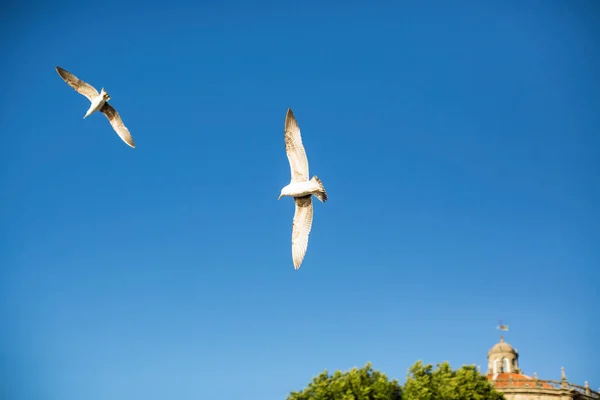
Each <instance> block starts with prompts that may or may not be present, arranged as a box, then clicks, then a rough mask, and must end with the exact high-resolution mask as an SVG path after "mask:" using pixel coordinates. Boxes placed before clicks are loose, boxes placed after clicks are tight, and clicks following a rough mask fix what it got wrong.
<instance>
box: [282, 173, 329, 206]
mask: <svg viewBox="0 0 600 400" xmlns="http://www.w3.org/2000/svg"><path fill="white" fill-rule="evenodd" d="M281 190H282V195H283V196H290V197H304V196H308V195H311V194H314V195H315V196H320V195H321V192H322V191H323V188H322V184H320V181H319V180H318V178H317V177H316V176H314V177H313V179H311V180H310V181H303V182H294V181H291V182H290V183H289V185H287V186H285V187H284V188H283V189H281ZM321 201H323V200H321Z"/></svg>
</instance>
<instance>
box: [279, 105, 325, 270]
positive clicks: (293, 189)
mask: <svg viewBox="0 0 600 400" xmlns="http://www.w3.org/2000/svg"><path fill="white" fill-rule="evenodd" d="M285 152H286V153H287V157H288V161H289V162H290V170H291V173H292V179H291V181H290V183H289V184H288V185H286V186H284V187H283V188H282V189H281V194H280V195H279V199H281V197H283V196H290V197H293V198H294V201H295V203H296V212H295V214H294V222H293V225H292V260H293V261H294V269H298V268H300V265H301V264H302V260H303V259H304V255H305V254H306V249H307V248H308V235H309V234H310V229H311V227H312V220H313V205H312V195H313V194H314V195H315V197H316V198H317V199H319V200H320V201H321V202H323V203H325V202H326V201H327V192H325V187H324V186H323V183H322V182H321V180H320V179H319V178H317V176H316V175H315V176H313V177H312V179H310V180H309V173H308V159H307V158H306V152H305V151H304V146H303V145H302V137H301V135H300V128H299V127H298V123H297V122H296V118H295V117H294V113H293V112H292V110H291V109H290V108H288V110H287V115H286V116H285ZM279 199H277V200H279Z"/></svg>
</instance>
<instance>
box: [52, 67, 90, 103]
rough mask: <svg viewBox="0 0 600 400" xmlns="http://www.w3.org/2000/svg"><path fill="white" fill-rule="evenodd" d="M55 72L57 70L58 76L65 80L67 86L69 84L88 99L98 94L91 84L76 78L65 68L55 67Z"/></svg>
mask: <svg viewBox="0 0 600 400" xmlns="http://www.w3.org/2000/svg"><path fill="white" fill-rule="evenodd" d="M56 72H58V75H60V77H61V78H62V79H63V80H64V81H65V82H67V84H68V85H69V86H71V87H72V88H73V89H75V91H76V92H77V93H80V94H82V95H84V96H85V97H87V98H88V100H89V101H92V99H93V98H94V97H96V96H98V95H99V94H100V93H98V91H97V90H96V89H95V88H94V87H93V86H92V85H90V84H89V83H86V82H84V81H82V80H81V79H79V78H77V77H76V76H75V75H73V74H72V73H70V72H69V71H67V70H66V69H62V68H61V67H56Z"/></svg>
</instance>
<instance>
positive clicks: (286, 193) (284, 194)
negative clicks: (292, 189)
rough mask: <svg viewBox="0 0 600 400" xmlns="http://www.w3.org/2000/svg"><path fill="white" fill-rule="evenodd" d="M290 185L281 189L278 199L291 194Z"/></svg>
mask: <svg viewBox="0 0 600 400" xmlns="http://www.w3.org/2000/svg"><path fill="white" fill-rule="evenodd" d="M288 186H289V185H287V186H285V187H283V188H282V189H281V193H279V198H278V199H277V200H281V198H282V197H283V196H288V195H289V189H288Z"/></svg>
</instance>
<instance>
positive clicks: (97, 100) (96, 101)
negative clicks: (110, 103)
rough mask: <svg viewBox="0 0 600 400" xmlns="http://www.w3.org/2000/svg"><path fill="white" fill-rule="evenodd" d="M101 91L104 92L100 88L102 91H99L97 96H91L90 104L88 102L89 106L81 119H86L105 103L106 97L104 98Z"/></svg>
mask: <svg viewBox="0 0 600 400" xmlns="http://www.w3.org/2000/svg"><path fill="white" fill-rule="evenodd" d="M103 93H106V92H104V89H102V92H100V94H99V95H98V96H95V97H93V98H92V100H90V101H91V103H92V104H90V108H89V109H88V110H87V112H86V113H85V115H84V116H83V119H86V118H87V117H89V116H90V115H92V114H93V113H95V112H96V111H100V109H101V108H102V107H103V106H104V104H105V103H106V99H105V98H104V95H103Z"/></svg>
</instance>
